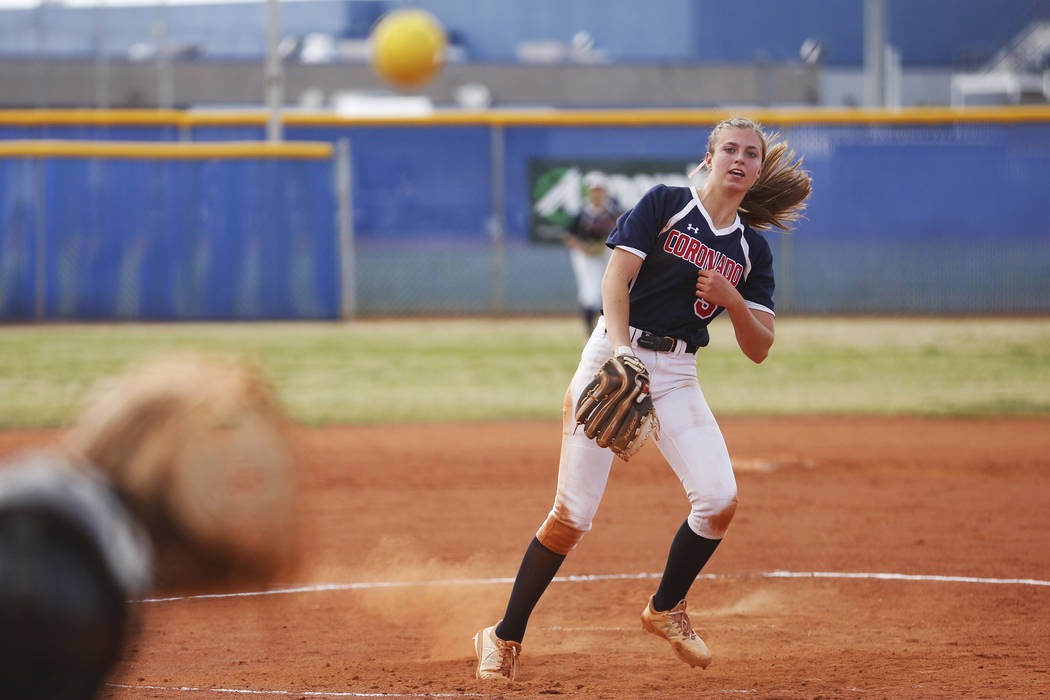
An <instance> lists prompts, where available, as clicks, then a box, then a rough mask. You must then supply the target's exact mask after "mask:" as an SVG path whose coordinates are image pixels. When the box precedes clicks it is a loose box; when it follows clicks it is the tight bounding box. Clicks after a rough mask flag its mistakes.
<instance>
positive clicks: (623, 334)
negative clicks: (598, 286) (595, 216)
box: [602, 248, 642, 352]
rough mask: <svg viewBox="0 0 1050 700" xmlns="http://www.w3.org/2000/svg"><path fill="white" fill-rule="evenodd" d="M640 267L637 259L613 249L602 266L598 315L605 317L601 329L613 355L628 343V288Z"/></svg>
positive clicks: (629, 332)
mask: <svg viewBox="0 0 1050 700" xmlns="http://www.w3.org/2000/svg"><path fill="white" fill-rule="evenodd" d="M641 266H642V259H641V258H639V257H638V256H637V255H635V254H633V253H628V252H627V251H625V250H622V249H620V248H617V249H615V250H614V251H613V253H612V256H611V257H610V258H609V264H608V265H607V266H606V267H605V275H604V276H603V277H602V313H603V314H604V315H605V330H606V333H607V334H608V336H609V343H610V345H612V347H613V350H614V352H615V349H616V348H618V347H620V346H622V345H628V346H629V345H630V344H631V331H630V328H629V326H630V318H631V308H630V307H631V301H630V285H631V280H633V279H634V277H635V275H637V274H638V269H639V268H640V267H641Z"/></svg>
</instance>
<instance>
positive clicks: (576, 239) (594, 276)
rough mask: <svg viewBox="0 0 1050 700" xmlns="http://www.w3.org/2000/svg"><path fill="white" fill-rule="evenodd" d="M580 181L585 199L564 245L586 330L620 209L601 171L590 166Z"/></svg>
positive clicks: (596, 307) (597, 307)
mask: <svg viewBox="0 0 1050 700" xmlns="http://www.w3.org/2000/svg"><path fill="white" fill-rule="evenodd" d="M583 184H584V186H586V187H587V200H586V201H585V202H584V203H583V205H582V206H581V207H580V213H579V214H577V215H576V217H575V218H574V219H573V221H572V225H571V226H570V227H569V233H568V235H567V236H566V237H565V245H566V246H568V248H569V260H570V262H571V263H572V272H573V274H574V275H575V276H576V292H577V293H576V299H577V301H578V302H579V304H580V310H581V311H582V312H583V323H584V326H585V327H586V329H587V333H590V332H591V331H592V330H594V321H595V319H596V318H597V317H598V315H599V314H600V313H601V308H602V276H603V275H604V274H605V266H606V265H607V264H608V262H609V249H608V248H607V247H606V245H605V241H606V239H607V238H608V237H609V233H611V232H612V230H613V228H614V227H615V226H616V218H617V217H618V216H619V215H620V213H621V212H622V211H623V210H622V208H621V207H620V206H619V204H617V203H616V200H615V199H613V198H612V197H611V196H610V195H609V184H608V178H606V176H605V174H604V173H602V172H600V171H598V170H592V171H591V172H589V173H587V174H586V175H584V176H583Z"/></svg>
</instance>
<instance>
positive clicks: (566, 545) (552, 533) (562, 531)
mask: <svg viewBox="0 0 1050 700" xmlns="http://www.w3.org/2000/svg"><path fill="white" fill-rule="evenodd" d="M585 533H586V530H585V529H583V528H580V527H577V526H576V525H574V524H572V523H571V522H569V521H568V520H566V519H564V518H562V517H559V516H558V515H556V514H555V513H553V512H552V513H550V514H549V515H548V516H547V519H546V520H544V521H543V524H542V525H540V529H539V530H537V531H536V539H537V540H539V541H540V544H542V545H543V546H544V547H546V548H547V549H549V550H551V551H552V552H554V553H555V554H568V553H569V552H571V551H572V550H573V548H574V547H575V546H576V545H577V544H579V543H580V540H582V539H583V535H584V534H585Z"/></svg>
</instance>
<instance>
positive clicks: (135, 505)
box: [0, 354, 294, 700]
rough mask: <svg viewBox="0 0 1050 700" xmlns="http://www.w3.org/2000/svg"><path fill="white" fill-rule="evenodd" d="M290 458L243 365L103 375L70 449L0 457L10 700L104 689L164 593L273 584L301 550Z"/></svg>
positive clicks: (205, 361) (170, 363)
mask: <svg viewBox="0 0 1050 700" xmlns="http://www.w3.org/2000/svg"><path fill="white" fill-rule="evenodd" d="M292 466H293V465H292V462H291V458H290V452H289V450H288V447H287V445H286V444H285V439H284V436H283V417H282V415H281V413H280V411H279V409H278V407H277V405H276V403H275V399H274V397H273V396H272V394H271V392H270V390H269V388H268V386H267V385H266V384H265V383H264V382H263V381H262V378H261V377H260V376H259V375H258V373H257V372H255V371H254V370H253V369H252V368H250V367H247V366H244V365H243V364H241V363H236V362H221V361H217V360H214V359H211V358H205V357H201V356H197V355H193V354H183V355H179V356H172V357H164V358H157V359H153V360H150V361H148V362H145V363H143V364H142V365H140V366H137V367H134V368H131V369H129V370H127V371H125V372H124V373H122V374H121V375H119V376H116V377H111V378H108V379H107V380H105V381H104V382H102V383H100V384H99V386H98V387H96V389H95V391H94V392H93V394H92V395H91V396H90V398H89V400H88V401H87V402H86V403H85V406H84V407H83V409H82V411H81V412H80V413H79V415H78V417H77V419H76V421H75V422H74V423H73V425H71V426H70V427H69V429H68V430H66V431H65V433H64V434H63V436H62V440H61V441H60V444H58V445H54V446H52V447H49V448H47V449H41V450H38V451H33V452H26V453H23V454H19V455H15V456H13V457H10V458H8V459H7V460H5V461H4V462H2V463H0V697H3V698H8V697H10V698H18V699H19V700H37V699H40V700H44V699H45V698H46V699H49V700H81V699H85V700H86V699H88V698H92V697H95V695H96V694H97V693H98V691H99V689H100V688H101V687H102V685H103V683H104V681H105V678H106V676H107V674H108V673H109V672H110V670H111V669H112V667H113V665H114V664H115V663H116V662H117V661H118V660H119V659H120V656H121V651H122V649H123V648H124V647H125V646H126V644H125V643H126V640H127V638H128V637H129V635H130V634H131V633H133V631H134V629H135V627H136V625H135V617H136V616H135V615H134V614H133V611H134V610H135V608H133V607H132V606H131V605H129V600H131V599H134V598H136V597H140V596H141V595H143V594H144V593H146V592H147V591H149V590H150V589H152V588H155V587H170V586H174V585H178V586H180V587H182V588H194V587H201V586H214V585H216V584H218V583H224V582H225V583H229V582H231V581H233V580H238V581H243V582H248V581H250V582H253V583H264V582H266V581H268V580H269V579H270V578H271V577H272V576H273V575H274V574H275V573H276V572H277V571H278V570H280V569H281V567H282V566H283V565H285V564H287V563H288V562H289V555H290V553H291V549H292V547H293V543H292V537H293V535H294V528H293V527H292V525H293V522H292V515H293V512H292V503H293V496H294V482H293V479H292Z"/></svg>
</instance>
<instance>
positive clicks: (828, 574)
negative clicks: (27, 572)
mask: <svg viewBox="0 0 1050 700" xmlns="http://www.w3.org/2000/svg"><path fill="white" fill-rule="evenodd" d="M661 575H662V574H659V573H642V574H589V575H576V576H559V577H556V578H555V579H554V582H588V581H624V580H641V579H659V578H660V576H661ZM697 578H701V579H728V578H767V579H775V578H785V579H805V578H808V579H852V580H857V579H869V580H878V581H922V582H936V583H978V584H991V585H1021V586H1045V587H1050V581H1044V580H1041V579H1032V578H989V577H984V576H942V575H937V574H900V573H886V572H863V571H764V572H759V573H753V574H700V575H699V576H698V577H697ZM513 582H514V579H513V578H506V577H500V578H461V579H443V580H436V581H360V582H354V583H326V584H316V585H309V586H292V587H287V588H274V589H270V590H266V591H244V592H240V593H206V594H200V595H187V596H172V597H168V598H145V599H142V600H140V601H138V602H140V603H167V602H173V601H180V600H199V599H207V598H243V597H251V596H264V595H289V594H293V593H316V592H324V591H352V590H369V589H377V588H412V587H419V586H478V585H493V584H508V583H513ZM565 629H569V628H565ZM604 631H615V630H614V629H613V628H609V629H608V630H604ZM106 685H108V686H110V687H113V688H123V689H126V690H161V691H173V692H199V693H225V694H229V695H256V696H262V695H270V696H291V695H294V696H296V697H321V698H323V697H355V698H388V697H390V698H393V697H484V695H481V694H478V693H434V692H431V693H404V692H401V693H366V692H355V691H330V690H326V691H303V690H243V689H237V688H197V687H192V686H177V687H175V686H172V687H166V686H156V685H125V684H120V683H107V684H106ZM721 692H722V693H725V694H734V693H735V694H749V693H750V692H751V690H748V689H743V690H735V689H723V690H722V691H721Z"/></svg>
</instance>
